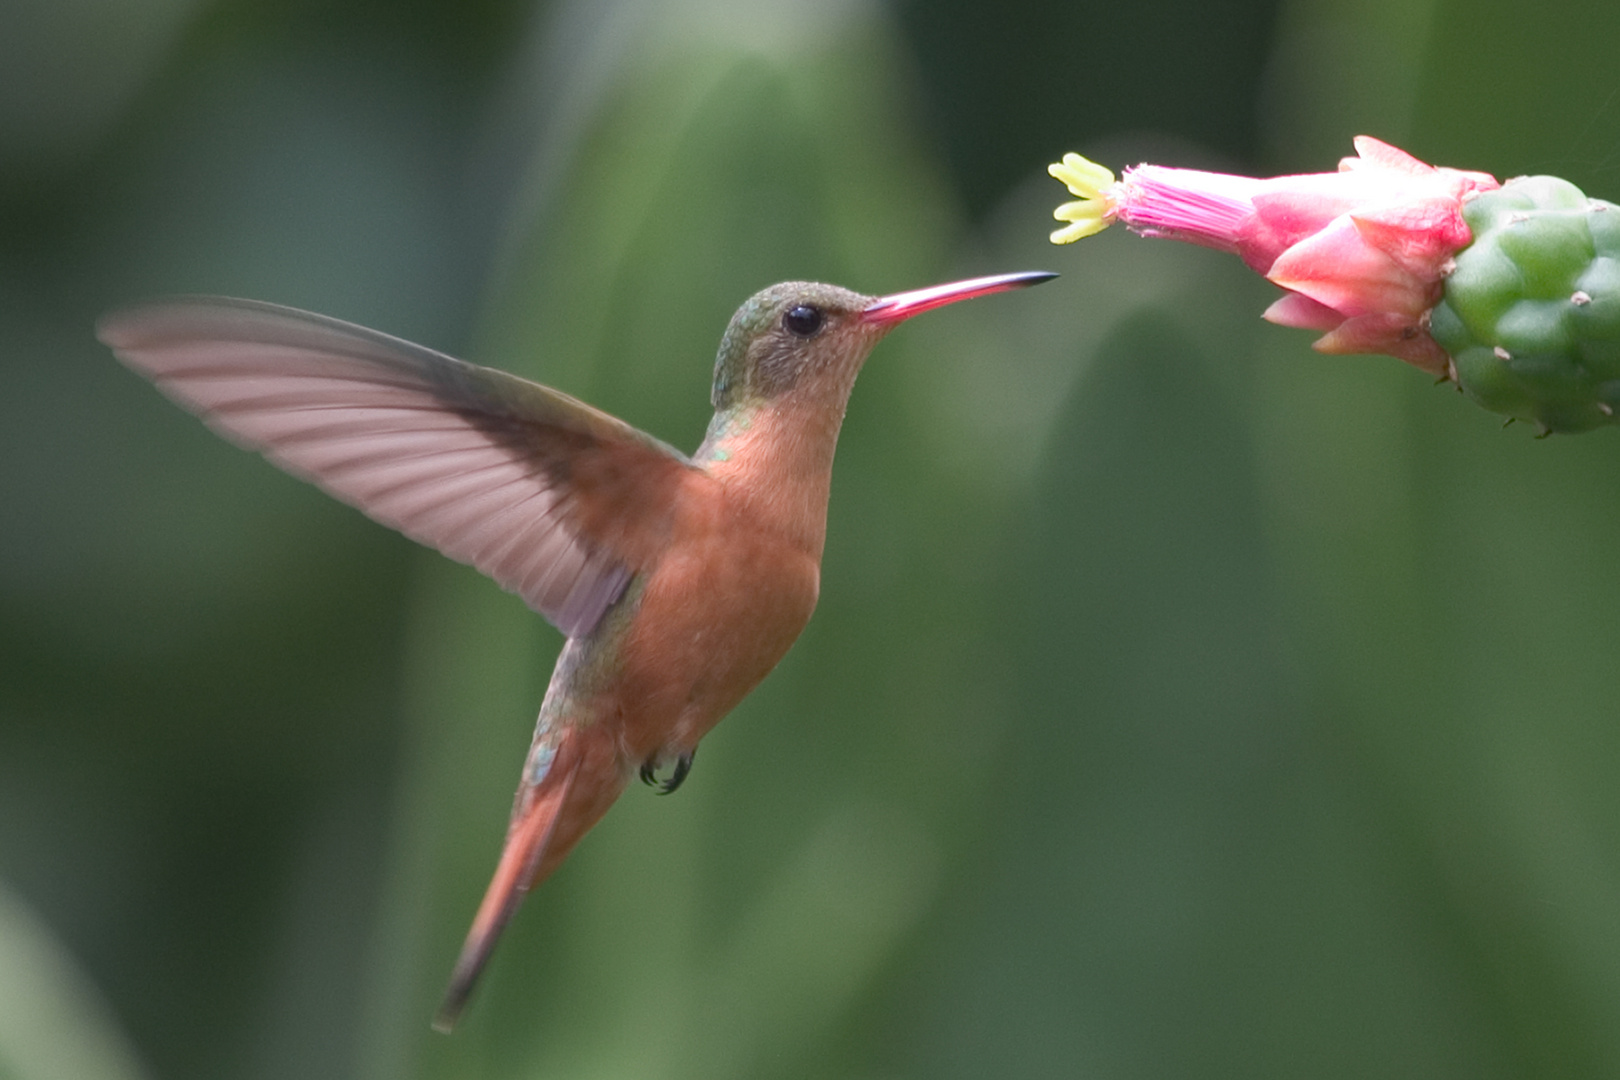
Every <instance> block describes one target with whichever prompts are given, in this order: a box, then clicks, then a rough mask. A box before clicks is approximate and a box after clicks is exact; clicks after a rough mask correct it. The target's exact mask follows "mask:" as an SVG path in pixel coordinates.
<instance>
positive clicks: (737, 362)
mask: <svg viewBox="0 0 1620 1080" xmlns="http://www.w3.org/2000/svg"><path fill="white" fill-rule="evenodd" d="M873 299H874V298H873V297H870V296H862V295H861V294H860V293H856V292H851V291H850V290H848V289H841V288H839V287H838V286H836V285H818V284H816V283H814V282H809V281H785V282H782V283H781V284H779V285H772V286H771V287H770V288H768V289H765V290H764V291H762V292H758V293H755V294H754V295H753V296H751V297H749V298H748V300H747V301H746V302H745V303H744V304H743V306H742V307H740V308H738V309H737V313H736V314H735V315H733V316H732V317H731V325H730V326H728V327H726V335H725V337H723V338H721V340H720V353H719V355H718V356H717V357H716V358H715V363H714V392H713V394H712V395H711V397H712V399H713V402H714V407H715V408H716V409H725V408H727V407H730V406H734V405H740V404H744V403H747V402H760V403H763V402H766V401H770V400H772V399H775V398H778V397H780V396H782V395H784V394H788V393H792V392H794V391H795V390H799V391H805V390H812V389H814V390H822V391H833V392H835V393H836V392H837V391H838V390H840V389H841V390H842V391H843V392H844V393H846V394H847V393H848V392H849V386H850V384H851V383H853V381H854V379H855V374H856V372H858V371H859V370H860V367H861V363H862V362H863V361H864V360H865V359H866V354H867V353H869V352H871V351H872V346H873V345H875V344H877V342H878V339H879V338H881V337H882V336H883V335H884V334H885V333H887V332H888V330H889V328H890V327H891V326H892V325H893V323H875V322H869V321H867V320H866V319H865V318H863V312H864V311H865V310H866V308H868V307H869V306H871V304H872V302H873Z"/></svg>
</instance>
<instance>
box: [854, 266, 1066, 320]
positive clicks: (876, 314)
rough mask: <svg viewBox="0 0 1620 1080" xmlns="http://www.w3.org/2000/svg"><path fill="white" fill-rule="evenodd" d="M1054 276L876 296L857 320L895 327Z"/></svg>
mask: <svg viewBox="0 0 1620 1080" xmlns="http://www.w3.org/2000/svg"><path fill="white" fill-rule="evenodd" d="M1055 277H1057V275H1056V274H1054V273H1051V272H1049V271H1046V270H1026V271H1024V272H1023V273H1018V274H996V275H994V276H992V277H979V278H969V279H968V280H967V281H953V282H951V283H950V284H949V285H930V286H929V287H928V288H926V289H912V290H911V291H910V292H902V293H895V294H893V295H892V296H880V297H878V298H877V299H876V300H874V301H872V303H870V304H868V305H867V307H866V310H865V311H863V312H862V313H861V318H862V320H863V321H865V322H869V323H896V322H899V321H900V320H901V319H909V318H911V317H912V316H913V315H920V314H921V313H923V312H924V311H928V310H931V309H932V308H937V307H944V306H945V305H946V304H954V303H956V302H957V301H958V300H971V299H973V298H974V297H975V296H988V295H990V294H991V293H998V292H1006V291H1007V290H1008V289H1027V288H1029V287H1030V286H1031V285H1039V284H1040V283H1041V282H1043V281H1051V280H1052V279H1053V278H1055Z"/></svg>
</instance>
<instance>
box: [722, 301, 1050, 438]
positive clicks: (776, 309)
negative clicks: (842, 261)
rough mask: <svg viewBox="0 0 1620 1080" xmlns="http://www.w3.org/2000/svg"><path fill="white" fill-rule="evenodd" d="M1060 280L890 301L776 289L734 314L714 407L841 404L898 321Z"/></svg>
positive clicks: (727, 329)
mask: <svg viewBox="0 0 1620 1080" xmlns="http://www.w3.org/2000/svg"><path fill="white" fill-rule="evenodd" d="M1056 276H1057V275H1056V274H1050V273H1045V272H1041V271H1036V272H1033V273H1022V274H998V275H996V276H994V277H983V278H973V279H972V280H969V281H957V282H952V283H951V284H949V285H934V286H932V287H930V288H926V289H913V290H912V291H910V292H903V293H894V294H893V295H890V296H862V295H861V294H860V293H857V292H851V291H850V290H848V289H841V288H839V287H838V286H837V285H818V284H815V283H814V282H808V281H785V282H783V283H781V284H780V285H772V286H771V287H770V288H768V289H765V290H764V291H762V292H758V293H755V294H754V295H753V296H751V297H749V298H748V300H747V301H746V302H745V303H744V304H743V306H742V307H740V308H738V309H737V314H735V315H733V316H732V317H731V325H730V326H728V327H727V328H726V335H725V337H724V338H722V339H721V341H720V355H719V356H718V357H717V358H716V360H715V364H714V392H713V394H712V395H711V397H712V399H713V402H714V407H715V409H716V410H717V411H718V410H724V409H728V408H731V407H734V406H737V405H742V404H745V403H750V402H753V403H764V402H767V401H771V400H773V399H777V398H780V397H781V396H782V395H785V394H799V395H806V396H810V397H813V398H817V399H823V400H825V401H827V403H829V404H834V405H841V404H842V402H843V401H844V400H845V399H847V397H848V395H849V390H850V387H851V386H852V385H853V384H854V381H855V376H856V374H857V373H858V372H859V371H860V369H861V365H862V364H863V363H865V361H866V356H867V354H868V353H870V352H871V351H872V346H874V345H876V344H877V343H878V341H879V340H880V339H881V338H882V337H883V335H884V334H887V333H888V332H889V331H890V330H892V329H894V327H895V326H896V325H898V324H899V323H901V322H903V321H904V320H906V319H909V318H911V316H913V315H916V314H919V313H921V312H924V311H928V310H930V309H932V308H936V307H940V306H942V305H945V304H951V303H955V302H956V301H958V300H967V299H970V298H972V297H975V296H984V295H986V294H988V293H994V292H1002V291H1004V290H1007V289H1021V288H1023V287H1025V286H1027V285H1036V284H1039V283H1040V282H1042V281H1049V280H1051V279H1052V278H1054V277H1056Z"/></svg>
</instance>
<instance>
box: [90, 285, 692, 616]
mask: <svg viewBox="0 0 1620 1080" xmlns="http://www.w3.org/2000/svg"><path fill="white" fill-rule="evenodd" d="M97 335H98V336H99V337H100V338H101V340H102V341H103V342H105V343H106V344H107V345H109V346H111V347H112V349H113V351H114V352H116V353H117V355H118V357H119V359H121V360H122V361H123V362H124V363H126V364H128V365H129V366H130V367H132V368H134V369H135V370H136V371H139V372H140V373H141V374H143V375H146V376H147V377H148V378H150V379H152V380H153V381H154V382H155V383H157V385H158V387H159V388H160V389H161V390H162V391H163V392H164V393H165V394H167V395H168V396H169V397H171V398H173V399H174V400H175V401H176V402H178V403H179V404H181V405H183V406H185V407H186V408H187V409H190V410H191V411H192V412H195V413H197V414H198V415H199V416H201V417H202V418H203V419H204V420H205V421H206V422H207V423H208V425H209V426H210V427H212V428H213V429H214V430H215V431H218V432H219V433H220V434H222V435H224V436H226V437H227V438H229V439H231V440H232V441H234V442H236V443H239V444H241V445H243V446H246V447H249V448H251V449H254V450H258V451H260V452H261V453H263V454H264V455H265V457H267V458H269V459H270V460H271V461H273V462H275V463H276V464H277V465H279V466H281V467H282V468H284V469H286V470H287V471H288V472H291V473H293V474H294V475H297V476H301V477H303V478H305V479H307V480H310V481H312V482H313V483H315V484H318V485H319V486H320V487H321V488H323V489H324V490H326V491H327V492H329V493H331V494H332V495H334V496H336V497H337V498H339V499H342V500H343V501H344V502H347V503H349V504H351V505H353V506H355V507H358V508H359V509H360V510H362V511H364V512H365V513H366V514H367V515H369V516H370V517H372V518H375V519H376V520H377V521H380V522H382V523H383V524H385V525H389V526H392V527H393V528H396V529H398V530H399V531H400V532H402V533H404V534H405V535H406V536H409V537H411V538H412V539H414V540H418V541H420V542H422V543H424V544H428V545H430V546H432V547H435V548H437V549H438V550H440V551H442V552H443V553H444V554H446V555H448V556H450V557H451V558H452V559H456V560H458V561H460V562H464V563H471V564H472V565H473V566H476V567H477V568H478V569H479V570H482V571H483V572H484V573H486V574H488V575H489V576H490V577H492V578H494V579H495V580H496V581H497V582H499V583H500V585H501V586H502V587H503V588H506V589H509V590H511V591H512V592H515V593H518V594H519V595H520V596H522V597H523V599H524V600H526V601H527V602H528V604H529V606H530V607H532V608H534V609H535V610H536V611H538V612H540V613H541V614H542V615H544V616H545V617H546V618H547V619H549V620H551V622H552V623H554V624H555V625H556V626H557V627H558V628H559V629H561V630H562V631H563V633H565V634H567V635H569V636H570V637H578V636H581V635H583V634H586V633H589V632H590V630H591V629H592V628H593V627H594V626H595V625H596V623H597V621H598V620H599V619H600V618H601V617H602V613H603V612H604V611H605V610H607V608H608V606H609V605H610V604H612V603H613V601H614V600H616V599H618V596H619V594H620V593H621V592H622V591H623V590H624V586H625V584H626V582H628V581H629V579H630V577H631V575H632V574H633V573H634V572H635V571H637V570H639V569H642V568H643V567H645V566H646V565H648V564H649V563H650V562H651V561H652V559H653V558H654V557H656V554H657V552H658V551H659V550H661V541H662V540H663V539H664V537H665V536H666V535H667V533H668V529H669V527H670V520H671V517H672V508H673V502H674V498H675V493H676V490H677V489H678V488H679V486H680V484H681V482H682V480H683V478H684V476H685V474H687V473H690V472H695V471H696V470H695V469H694V468H693V466H692V465H691V464H690V462H689V461H687V459H686V458H685V457H683V456H682V455H681V454H679V453H678V452H677V451H675V450H673V449H671V448H670V447H668V446H665V445H664V444H663V443H661V442H658V441H657V440H656V439H653V438H651V437H650V436H648V435H645V434H643V433H641V432H639V431H637V430H636V429H635V428H632V427H630V426H629V425H628V424H625V423H623V422H622V421H620V420H617V419H615V418H613V417H611V416H609V415H608V414H606V413H604V412H601V411H599V410H597V409H593V408H591V407H590V406H588V405H586V404H584V403H583V402H580V401H577V400H575V399H574V398H571V397H569V396H567V395H566V394H561V393H558V392H557V391H555V390H551V389H549V388H547V387H544V386H540V385H538V384H537V383H532V382H529V381H528V380H526V379H520V378H518V377H517V376H515V375H509V374H507V373H506V372H503V371H495V370H493V369H490V368H483V367H478V366H477V365H474V364H468V363H465V362H464V361H461V360H456V359H454V358H452V357H449V356H445V355H443V354H442V353H437V352H434V351H433V350H431V349H425V348H423V347H422V346H420V345H413V344H411V343H410V342H408V341H402V340H400V339H398V338H394V337H389V336H388V335H386V334H380V333H377V332H376V331H374V330H367V329H365V328H364V327H360V326H354V325H352V324H350V323H345V322H340V321H338V320H336V319H329V318H326V317H324V316H321V315H312V314H309V313H307V312H303V311H296V310H294V309H292V308H284V307H279V306H277V305H274V304H262V303H258V302H255V301H250V300H231V299H225V298H216V297H199V298H183V299H177V300H173V301H167V302H160V303H157V304H152V305H149V306H145V307H137V308H132V309H130V310H127V311H121V312H116V313H114V314H112V315H110V316H107V317H106V318H104V319H103V320H102V321H101V322H100V324H99V325H98V326H97Z"/></svg>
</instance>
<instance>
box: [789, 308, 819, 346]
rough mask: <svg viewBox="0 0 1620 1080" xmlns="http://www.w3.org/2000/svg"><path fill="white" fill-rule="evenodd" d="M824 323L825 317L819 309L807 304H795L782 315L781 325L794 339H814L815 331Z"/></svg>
mask: <svg viewBox="0 0 1620 1080" xmlns="http://www.w3.org/2000/svg"><path fill="white" fill-rule="evenodd" d="M826 321H827V316H825V315H823V314H822V313H821V309H820V308H815V307H811V306H810V305H809V304H795V305H793V306H792V307H790V308H788V309H787V310H786V311H784V312H783V313H782V325H783V326H784V327H786V328H787V332H788V333H790V334H793V335H795V336H796V337H802V338H807V337H815V336H816V331H818V330H820V329H821V324H822V323H824V322H826Z"/></svg>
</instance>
